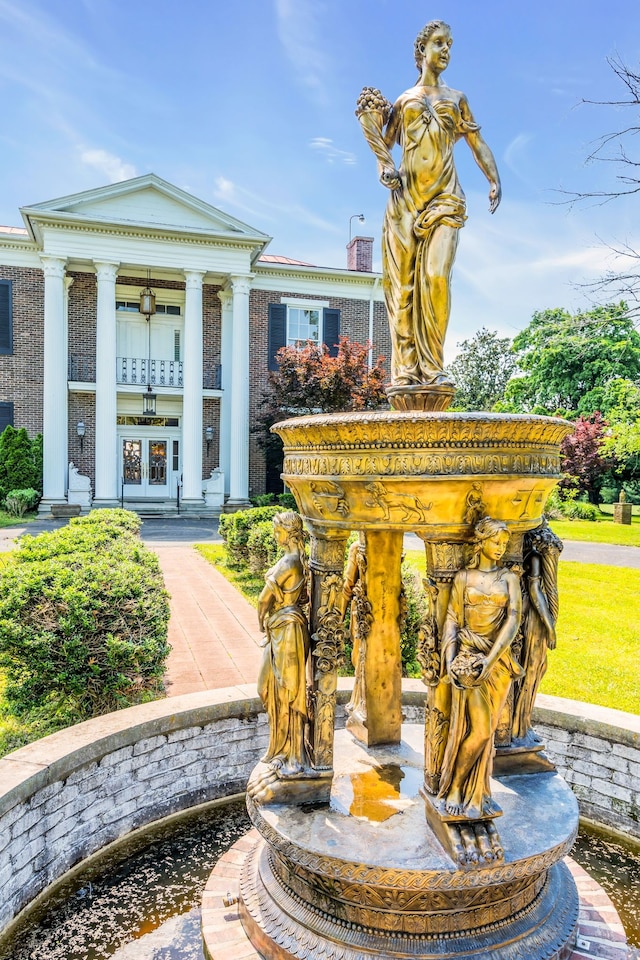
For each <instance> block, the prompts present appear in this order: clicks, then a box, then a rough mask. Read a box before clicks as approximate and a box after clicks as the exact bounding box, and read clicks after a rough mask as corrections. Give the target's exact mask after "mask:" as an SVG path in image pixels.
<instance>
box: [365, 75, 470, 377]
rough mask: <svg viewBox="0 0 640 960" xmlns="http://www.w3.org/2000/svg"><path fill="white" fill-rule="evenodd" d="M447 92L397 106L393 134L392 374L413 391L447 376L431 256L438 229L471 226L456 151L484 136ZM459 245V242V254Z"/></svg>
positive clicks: (387, 249)
mask: <svg viewBox="0 0 640 960" xmlns="http://www.w3.org/2000/svg"><path fill="white" fill-rule="evenodd" d="M448 93H449V95H450V96H451V97H453V98H454V99H449V98H447V97H446V95H445V91H442V92H441V93H439V94H438V95H437V96H431V97H430V96H428V95H427V94H426V92H425V91H424V88H421V87H414V88H413V89H412V90H408V91H407V92H406V93H404V94H403V95H402V96H401V97H400V98H399V99H398V101H397V102H396V104H395V106H394V108H393V113H392V116H391V119H390V121H389V128H388V131H387V142H388V141H389V140H390V138H391V137H392V136H393V137H395V139H396V140H397V142H398V143H399V144H400V145H401V147H402V150H403V155H402V165H401V167H400V178H401V181H402V185H401V187H399V188H398V189H396V190H393V191H392V192H391V196H390V198H389V202H388V205H387V210H386V215H385V220H384V225H383V233H382V262H383V274H384V291H385V299H386V305H387V312H388V314H389V323H390V326H391V339H392V357H391V374H392V378H393V380H394V381H398V380H399V381H401V382H405V383H407V384H411V383H433V382H434V381H437V379H438V377H442V372H443V349H444V338H445V334H446V325H447V322H448V316H446V317H445V318H444V321H443V318H442V316H440V317H439V318H438V317H437V316H436V314H435V312H434V308H433V303H432V297H431V290H430V286H429V277H428V268H429V263H428V259H429V249H430V245H431V244H432V243H433V241H434V233H436V231H437V228H438V227H439V226H441V225H444V226H447V227H452V228H454V229H459V228H460V227H462V226H463V225H464V222H465V220H466V213H465V209H466V204H465V197H464V193H463V191H462V188H461V186H460V183H459V182H458V175H457V173H456V169H455V165H454V161H453V148H454V146H455V143H456V141H457V140H459V139H460V138H461V137H463V136H465V135H466V134H468V133H473V132H476V131H478V130H479V129H480V128H479V126H478V125H477V124H475V123H472V122H470V121H467V120H465V119H464V118H463V116H462V113H461V111H460V106H459V103H458V101H457V99H455V95H454V91H448ZM456 245H457V238H456V241H455V244H454V247H453V253H455V246H456ZM451 261H453V256H452V257H451ZM451 266H452V262H451V263H450V264H449V267H448V269H449V271H450V269H451ZM447 281H448V277H447Z"/></svg>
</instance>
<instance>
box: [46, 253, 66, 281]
mask: <svg viewBox="0 0 640 960" xmlns="http://www.w3.org/2000/svg"><path fill="white" fill-rule="evenodd" d="M40 262H41V263H42V270H43V272H44V275H45V277H55V278H56V279H58V280H62V278H63V277H64V269H65V267H66V265H67V261H66V260H64V259H63V258H62V257H48V256H42V255H41V257H40Z"/></svg>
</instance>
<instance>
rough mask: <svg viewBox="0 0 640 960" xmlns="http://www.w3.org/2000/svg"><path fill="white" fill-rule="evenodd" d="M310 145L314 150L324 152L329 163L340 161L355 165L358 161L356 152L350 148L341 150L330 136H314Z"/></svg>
mask: <svg viewBox="0 0 640 960" xmlns="http://www.w3.org/2000/svg"><path fill="white" fill-rule="evenodd" d="M309 146H310V147H311V149H312V150H317V151H319V152H320V153H322V154H324V156H325V158H326V161H327V163H334V162H335V161H338V162H339V163H346V164H348V165H350V166H353V165H354V164H356V163H357V162H358V161H357V160H356V155H355V153H351V152H350V151H349V150H340V149H339V148H338V147H336V146H335V145H334V142H333V140H330V139H329V138H328V137H314V138H313V139H312V140H310V141H309Z"/></svg>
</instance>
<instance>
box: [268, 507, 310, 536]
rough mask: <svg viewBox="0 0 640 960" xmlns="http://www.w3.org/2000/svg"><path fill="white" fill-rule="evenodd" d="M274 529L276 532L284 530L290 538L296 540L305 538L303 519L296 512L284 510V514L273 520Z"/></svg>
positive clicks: (277, 515)
mask: <svg viewBox="0 0 640 960" xmlns="http://www.w3.org/2000/svg"><path fill="white" fill-rule="evenodd" d="M273 527H274V530H282V531H283V532H284V533H286V534H287V537H288V538H292V539H295V540H302V539H303V538H304V529H303V526H302V517H301V516H300V514H299V513H296V512H295V510H283V512H282V513H276V515H275V517H274V518H273Z"/></svg>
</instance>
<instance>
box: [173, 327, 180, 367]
mask: <svg viewBox="0 0 640 960" xmlns="http://www.w3.org/2000/svg"><path fill="white" fill-rule="evenodd" d="M173 359H174V360H179V359H180V331H179V330H174V331H173Z"/></svg>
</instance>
